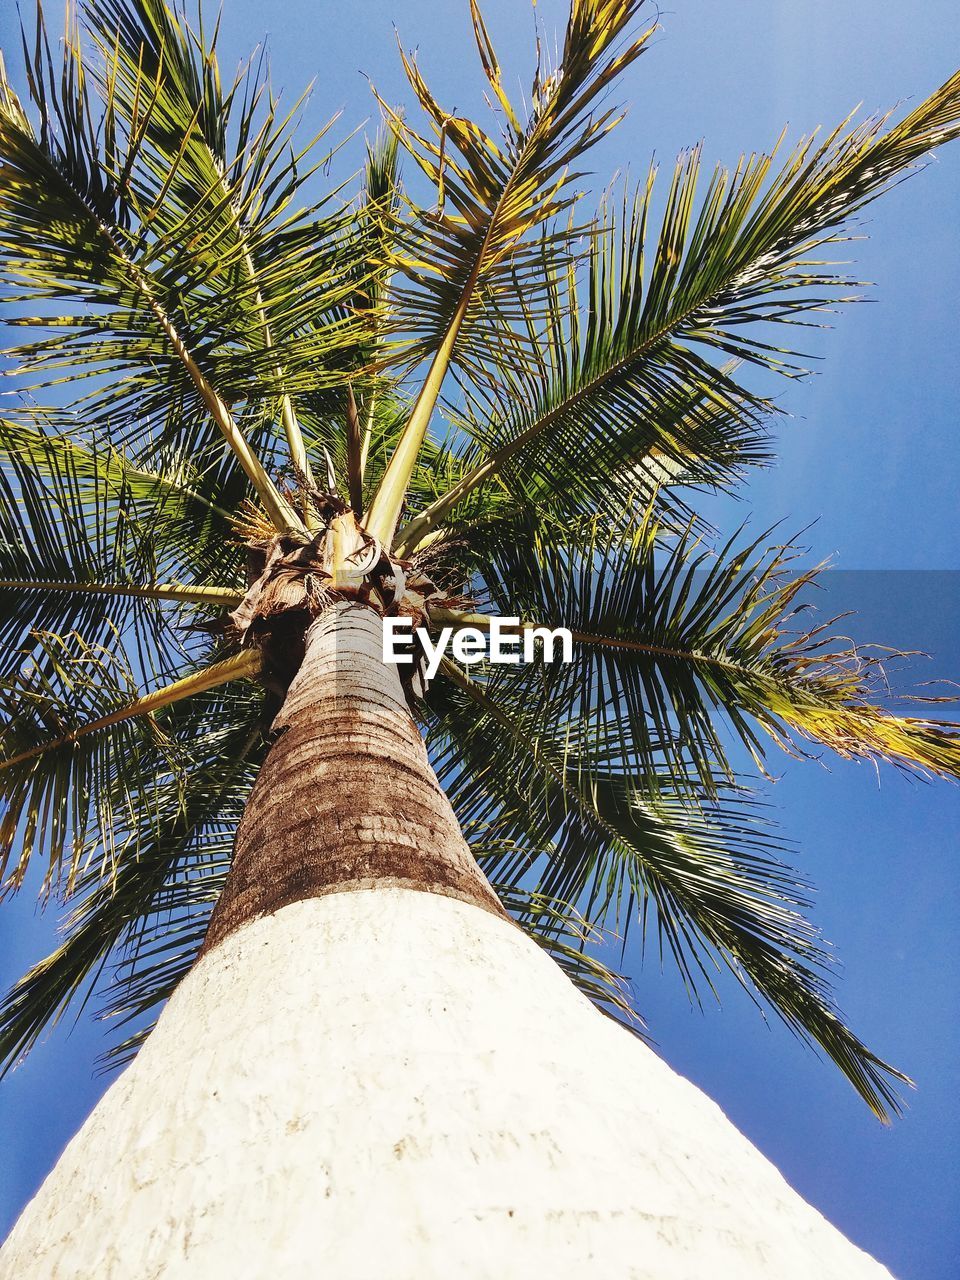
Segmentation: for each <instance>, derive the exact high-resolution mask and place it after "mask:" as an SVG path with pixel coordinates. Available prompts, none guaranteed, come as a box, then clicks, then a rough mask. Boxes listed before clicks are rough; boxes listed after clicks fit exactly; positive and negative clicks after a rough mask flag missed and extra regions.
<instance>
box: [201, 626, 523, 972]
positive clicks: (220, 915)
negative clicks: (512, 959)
mask: <svg viewBox="0 0 960 1280" xmlns="http://www.w3.org/2000/svg"><path fill="white" fill-rule="evenodd" d="M382 625H383V623H382V619H381V617H380V615H379V614H378V613H377V612H376V611H375V610H374V609H372V608H370V607H368V606H365V605H358V604H353V603H340V604H337V605H335V606H334V607H332V608H330V609H328V610H327V611H326V612H324V613H323V614H322V615H321V616H320V617H319V618H317V620H316V621H315V622H314V623H312V625H311V626H310V628H309V630H308V631H307V636H306V651H305V656H304V660H303V663H302V665H301V666H300V669H299V671H298V672H297V675H296V676H295V677H294V679H293V682H292V683H291V685H290V688H289V690H288V692H287V696H286V699H285V701H284V704H283V707H282V709H281V710H280V712H279V714H278V715H277V717H276V719H275V720H274V722H273V731H274V733H276V735H277V737H276V741H275V742H274V743H273V745H272V746H271V748H270V751H269V754H268V756H267V759H266V760H265V762H264V764H263V768H262V769H261V771H260V774H259V776H258V778H257V781H256V784H255V785H254V788H253V791H252V792H251V795H250V799H249V801H248V802H247V807H246V811H245V812H244V815H243V819H242V821H241V823H240V826H239V829H238V831H237V840H236V847H235V851H234V859H233V866H232V868H231V871H230V874H229V877H228V879H227V883H226V885H225V887H224V891H223V894H222V895H221V898H220V900H219V902H218V903H217V906H216V908H215V910H214V913H213V916H212V918H211V921H210V928H209V930H208V933H207V937H206V939H205V941H204V946H203V952H202V953H201V954H203V953H205V952H207V951H209V950H210V949H211V948H212V947H214V946H216V945H217V943H219V942H220V941H221V940H222V939H223V938H225V937H226V936H227V935H228V934H230V933H232V932H233V931H234V930H235V929H237V928H239V927H240V926H241V925H242V924H245V923H246V922H247V921H249V920H253V919H256V918H257V917H258V916H262V915H266V914H268V913H272V912H275V911H278V910H280V908H282V907H285V906H288V905H289V904H290V903H293V902H300V901H302V900H304V899H307V898H317V897H322V896H323V895H325V894H328V893H336V892H342V891H346V890H355V889H369V888H374V887H384V886H387V885H393V886H399V887H404V888H411V889H420V890H424V891H426V892H428V893H439V894H444V895H446V896H448V897H451V898H457V899H460V900H461V901H463V902H470V903H473V904H475V905H476V906H480V907H483V908H485V909H486V910H488V911H492V912H494V913H495V914H497V915H503V914H504V912H503V908H502V907H501V906H500V903H499V900H498V899H497V897H496V895H495V894H494V892H493V890H492V889H491V888H490V886H489V884H488V883H487V881H486V879H485V877H484V875H483V873H482V872H481V871H480V869H479V867H478V866H477V864H476V862H475V861H474V858H473V855H472V854H471V852H470V849H469V847H468V845H467V843H466V841H465V840H464V838H463V836H462V835H461V833H460V827H459V824H458V823H457V819H456V816H455V815H454V813H453V810H452V808H451V806H450V802H449V800H448V799H447V797H446V796H445V795H444V793H443V791H442V789H441V788H440V785H439V783H438V782H437V779H436V777H435V775H434V773H433V769H432V768H431V766H430V763H429V761H428V759H427V752H426V748H425V746H424V743H423V739H422V737H421V735H420V731H419V730H418V728H417V725H416V723H415V722H414V720H413V717H412V716H411V715H410V712H409V710H408V708H407V704H406V699H405V697H404V693H403V688H402V686H401V683H400V676H399V669H398V668H397V667H396V666H395V665H393V664H388V663H384V661H383V659H382V647H383V638H382Z"/></svg>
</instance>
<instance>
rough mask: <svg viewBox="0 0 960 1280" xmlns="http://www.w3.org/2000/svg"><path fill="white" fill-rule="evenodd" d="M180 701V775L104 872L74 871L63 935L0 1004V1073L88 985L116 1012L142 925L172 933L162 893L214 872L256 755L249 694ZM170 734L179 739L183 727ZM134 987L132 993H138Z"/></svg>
mask: <svg viewBox="0 0 960 1280" xmlns="http://www.w3.org/2000/svg"><path fill="white" fill-rule="evenodd" d="M183 708H184V704H181V708H179V709H178V712H179V714H181V715H183V718H184V727H185V726H186V725H189V726H190V727H191V728H192V731H193V732H192V748H191V760H190V768H189V772H188V773H187V775H186V777H184V778H182V779H180V778H171V779H168V780H165V781H164V783H163V784H162V785H161V786H159V787H158V788H157V791H156V794H155V795H154V796H153V807H152V808H151V809H150V810H149V811H148V812H144V813H142V814H140V815H138V822H137V825H136V826H135V827H134V828H133V829H132V830H129V831H127V832H126V833H125V834H123V833H121V832H118V834H117V841H116V844H117V854H116V872H115V874H114V875H113V876H111V877H109V878H106V879H105V878H104V876H103V874H102V871H101V869H100V867H99V866H97V865H96V862H95V861H91V863H90V865H88V866H87V868H86V869H85V870H84V871H83V872H82V873H81V874H80V875H79V876H78V878H77V883H76V888H75V891H74V894H73V896H72V898H70V899H69V902H70V909H69V913H68V915H67V918H66V921H65V925H64V937H63V941H62V942H61V944H60V945H59V946H58V947H57V949H56V950H55V951H54V952H53V953H52V954H50V955H49V956H47V957H45V958H44V959H43V960H41V961H40V962H39V963H38V964H36V965H34V966H33V967H32V968H31V969H30V970H29V971H28V972H27V973H26V974H24V976H23V977H22V978H21V979H20V981H19V982H17V983H16V985H15V986H14V987H13V988H12V989H11V990H10V991H9V992H8V993H7V995H6V998H5V1000H4V1002H3V1005H2V1006H0V1074H2V1073H3V1072H5V1071H7V1070H9V1069H10V1068H11V1067H13V1066H15V1065H16V1064H17V1063H18V1062H19V1061H20V1060H21V1059H22V1057H23V1056H24V1055H25V1054H26V1053H27V1052H29V1050H30V1048H31V1047H32V1046H33V1044H35V1043H36V1041H37V1039H38V1038H39V1037H40V1036H41V1035H42V1034H43V1032H44V1031H45V1030H46V1029H47V1028H48V1027H50V1026H53V1025H55V1024H56V1022H57V1021H58V1020H59V1019H60V1017H61V1016H62V1015H63V1014H64V1012H65V1011H66V1010H67V1009H68V1008H69V1007H73V1008H74V1009H75V1011H76V1013H77V1015H78V1016H79V1013H80V1011H81V1010H82V1008H83V1007H84V1006H85V1004H86V1003H87V1001H88V1000H89V998H90V996H91V995H92V994H93V992H94V989H95V988H97V987H98V986H100V987H103V986H104V985H105V986H106V990H105V992H104V996H105V1000H106V1005H105V1008H104V1016H107V1017H111V1016H117V1015H118V1014H120V1013H121V1012H122V1011H123V1010H125V1009H126V1004H127V1002H128V1000H129V987H130V979H131V974H136V975H137V977H138V981H139V983H140V984H141V987H142V986H143V985H144V984H146V983H148V982H149V981H150V978H149V974H150V967H149V965H146V964H145V963H144V962H143V959H142V957H143V954H144V944H145V943H149V937H150V931H151V930H154V931H156V933H157V934H158V935H159V936H161V937H163V936H164V935H165V934H166V933H167V931H168V929H169V930H170V932H171V935H175V934H176V929H174V928H172V927H171V926H172V925H173V924H174V923H175V920H174V918H173V909H174V906H175V903H174V902H172V901H171V898H172V897H175V896H176V892H177V890H176V886H177V884H178V883H179V882H180V881H181V880H189V881H190V882H191V883H193V882H194V881H198V882H199V883H200V884H201V885H202V886H204V887H205V888H207V889H209V887H210V885H211V884H212V885H214V886H216V885H218V884H219V882H220V879H222V875H223V872H224V869H225V867H226V866H227V865H229V859H230V853H231V849H232V837H233V828H234V826H235V824H236V821H237V819H238V817H239V814H240V811H241V810H242V806H243V802H244V800H245V798H246V794H247V792H248V790H249V787H250V784H251V782H252V775H253V773H254V772H255V770H256V767H257V764H258V763H259V760H260V758H261V757H262V755H263V741H262V735H261V733H260V730H259V728H258V726H257V720H258V717H259V699H257V698H255V697H251V696H250V695H249V694H246V695H245V694H243V693H240V694H239V695H238V694H236V693H234V694H232V695H231V696H230V698H229V699H228V700H225V699H224V698H223V697H222V694H221V693H220V692H218V693H217V694H215V695H206V696H201V697H200V698H198V699H197V700H196V701H195V702H193V703H191V704H189V709H188V710H187V711H186V714H185V715H184V710H183ZM211 713H214V715H215V719H214V720H213V722H212V723H211V722H210V719H209V718H210V716H211ZM178 736H179V737H184V736H185V734H184V731H183V729H179V730H178ZM223 761H227V764H226V766H224V764H223V763H222V762H223ZM211 865H212V867H213V871H212V873H211ZM211 875H212V879H211ZM171 886H173V888H171ZM147 949H149V946H148V948H147ZM193 958H194V957H193V955H192V954H191V955H190V956H189V960H188V963H187V967H189V962H192V959H193ZM111 961H113V962H114V963H115V965H119V964H121V963H122V966H123V971H122V973H120V972H119V971H115V972H114V973H113V974H110V966H111ZM104 970H106V971H107V978H106V979H105V978H104ZM139 994H140V996H141V998H142V995H143V992H142V990H141V991H140V993H139ZM153 994H154V995H155V996H156V1000H157V1001H159V1000H162V999H163V998H165V996H166V995H167V994H169V987H168V985H166V984H165V983H161V987H160V991H159V992H158V991H157V990H156V989H154V991H153ZM118 1003H119V1005H120V1006H121V1007H120V1008H118V1007H117V1005H118ZM140 1030H141V1033H142V1034H145V1031H144V1029H143V1028H141V1029H140Z"/></svg>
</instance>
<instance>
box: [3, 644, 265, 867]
mask: <svg viewBox="0 0 960 1280" xmlns="http://www.w3.org/2000/svg"><path fill="white" fill-rule="evenodd" d="M37 650H38V651H37V653H36V654H35V655H34V656H33V657H32V658H31V659H30V661H29V662H28V663H27V664H25V666H24V668H23V669H22V670H21V671H20V672H18V673H17V674H16V676H13V677H8V678H7V679H4V680H2V681H0V716H2V720H0V752H2V756H0V815H2V816H0V882H2V881H3V879H4V878H5V876H6V872H7V865H8V862H9V859H10V855H11V853H12V851H13V849H14V848H15V847H16V848H18V850H19V854H18V858H17V862H16V865H15V866H14V868H13V871H12V872H11V874H10V878H9V881H8V883H7V884H6V885H5V886H4V887H5V888H18V887H19V886H20V885H22V883H23V881H24V877H25V876H26V872H27V868H28V866H29V865H30V862H31V859H32V858H33V857H34V856H35V855H37V854H39V853H40V852H43V853H45V854H46V857H47V868H48V869H47V873H46V877H45V880H44V888H45V890H46V891H47V892H49V890H50V889H51V888H52V887H53V886H54V885H55V884H57V883H58V882H59V881H60V880H61V878H62V876H63V872H64V867H66V883H67V886H68V891H69V888H70V886H71V885H72V883H73V881H74V879H75V877H76V875H77V872H78V871H79V870H80V869H81V861H80V860H81V858H82V857H83V856H84V853H85V851H86V852H89V850H90V849H91V848H98V849H99V851H100V852H99V855H98V857H99V863H100V866H101V868H105V867H110V866H112V865H113V861H114V857H115V854H114V843H115V833H116V831H117V830H118V828H120V827H122V826H123V825H124V824H126V825H127V826H130V827H135V826H136V825H137V823H138V821H140V820H141V819H142V817H143V814H144V812H149V805H150V803H151V797H152V794H153V792H154V791H155V789H156V787H157V786H158V785H159V780H160V779H161V778H163V777H165V776H169V775H173V776H174V777H182V776H183V774H184V772H185V771H186V770H188V769H189V755H188V754H187V755H185V754H184V750H183V745H182V744H178V743H177V742H175V741H174V740H172V739H171V738H170V736H169V735H168V734H167V733H166V732H165V731H164V729H163V727H162V725H161V724H160V723H158V722H157V720H156V719H155V714H156V713H157V712H158V711H162V710H163V709H164V708H166V707H169V706H171V705H173V704H175V703H178V702H181V701H183V700H184V699H188V698H192V697H195V696H196V695H197V694H200V693H205V692H206V691H207V690H210V689H214V688H217V687H218V686H220V685H223V684H226V683H227V682H229V681H233V680H241V679H245V678H249V677H253V676H255V675H256V674H257V672H258V671H259V668H260V658H259V655H258V653H257V652H256V651H254V650H243V651H242V652H241V653H239V654H237V655H236V656H235V657H233V658H227V659H225V660H224V661H222V662H217V663H213V664H212V665H210V666H206V667H203V668H202V669H201V670H199V671H195V672H192V673H190V674H188V675H184V676H182V677H181V678H180V679H179V680H175V681H174V682H173V683H172V684H167V685H164V686H163V687H162V688H160V689H157V690H155V691H154V692H152V693H148V694H144V695H143V696H137V688H136V678H135V675H134V672H133V668H132V664H131V662H130V659H129V658H128V656H127V654H126V652H125V649H124V646H123V642H122V637H121V636H120V635H119V634H117V635H115V637H114V641H113V644H112V645H111V646H110V648H109V649H107V648H105V647H104V646H97V647H94V646H91V645H89V644H87V643H85V642H84V641H83V640H82V639H81V638H80V637H79V636H77V635H69V636H65V637H61V636H53V635H50V636H41V637H38V645H37ZM107 729H109V730H110V732H109V733H105V732H103V731H104V730H107ZM91 832H93V833H94V835H93V836H92V837H91Z"/></svg>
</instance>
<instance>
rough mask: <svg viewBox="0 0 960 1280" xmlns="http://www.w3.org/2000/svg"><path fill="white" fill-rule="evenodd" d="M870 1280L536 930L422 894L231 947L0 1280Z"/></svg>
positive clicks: (62, 1169)
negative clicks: (593, 998)
mask: <svg viewBox="0 0 960 1280" xmlns="http://www.w3.org/2000/svg"><path fill="white" fill-rule="evenodd" d="M541 1274H542V1275H547V1276H550V1277H551V1280H565V1278H566V1277H570V1280H573V1277H576V1280H594V1278H595V1277H596V1278H599V1277H605V1278H606V1277H609V1278H610V1280H641V1278H642V1280H680V1278H681V1277H682V1278H683V1280H761V1278H762V1280H867V1278H868V1277H870V1278H872V1280H879V1278H880V1277H882V1276H888V1275H889V1273H888V1272H887V1271H886V1270H885V1269H884V1268H883V1267H881V1266H880V1265H879V1264H878V1263H876V1262H874V1261H872V1260H871V1259H870V1258H868V1257H867V1256H866V1255H865V1254H864V1253H862V1252H860V1251H859V1250H858V1249H856V1248H854V1247H853V1246H852V1245H851V1244H849V1243H848V1242H847V1241H846V1240H845V1239H844V1238H843V1237H842V1236H841V1235H840V1234H839V1233H838V1232H837V1231H836V1230H835V1229H834V1228H833V1227H831V1226H830V1225H829V1223H827V1222H826V1221H825V1220H824V1219H823V1218H822V1217H821V1215H820V1214H819V1213H817V1212H816V1211H815V1210H813V1209H812V1208H810V1206H809V1205H807V1204H806V1203H805V1202H804V1201H803V1200H801V1199H800V1197H799V1196H798V1195H796V1193H795V1192H793V1191H792V1190H791V1189H790V1187H789V1186H788V1185H787V1184H786V1183H785V1182H784V1180H783V1178H782V1177H781V1176H780V1175H779V1173H777V1171H776V1169H774V1168H773V1166H772V1165H771V1164H770V1163H769V1162H768V1161H767V1160H766V1159H765V1158H764V1157H763V1156H762V1155H760V1153H759V1152H758V1151H756V1150H755V1149H754V1148H753V1147H752V1146H751V1145H750V1143H749V1142H747V1140H746V1139H745V1138H744V1137H743V1136H742V1135H741V1134H740V1133H739V1132H738V1131H737V1130H736V1129H735V1128H734V1127H733V1126H732V1125H731V1124H730V1122H729V1121H728V1120H727V1119H726V1118H725V1117H724V1115H723V1114H722V1112H721V1111H720V1110H719V1108H718V1107H716V1106H715V1105H714V1104H713V1103H712V1102H710V1101H709V1099H707V1098H706V1097H705V1096H704V1095H703V1094H702V1093H700V1092H699V1091H698V1090H697V1089H696V1088H694V1087H693V1085H691V1084H690V1083H688V1082H687V1081H686V1080H684V1079H682V1078H681V1077H680V1076H678V1075H676V1074H675V1073H674V1072H673V1071H672V1070H671V1069H670V1068H669V1067H668V1066H666V1065H665V1064H664V1063H663V1062H662V1061H661V1060H660V1059H659V1058H658V1057H657V1056H656V1055H655V1054H654V1053H652V1052H651V1051H650V1050H649V1049H648V1048H646V1047H645V1046H644V1045H642V1044H640V1043H639V1042H638V1041H637V1040H635V1039H634V1038H633V1037H631V1036H630V1035H629V1034H628V1033H627V1032H625V1031H623V1030H622V1029H620V1028H619V1027H617V1026H615V1025H614V1024H613V1023H611V1022H609V1021H608V1020H607V1019H605V1018H604V1017H603V1016H602V1015H601V1014H599V1013H598V1012H597V1011H596V1010H595V1009H593V1008H592V1006H591V1005H590V1004H589V1003H588V1002H587V1001H586V1000H585V999H584V998H583V997H582V996H580V995H579V994H578V993H577V992H576V991H575V989H574V988H573V987H572V986H571V985H570V983H569V982H568V981H567V979H566V978H565V977H564V976H563V975H562V973H561V972H560V970H559V969H557V968H556V966H555V965H554V964H553V963H552V961H550V960H549V959H548V958H547V957H546V956H545V955H544V954H543V953H542V952H541V951H540V950H539V948H538V947H537V946H536V945H535V944H534V943H533V942H531V941H529V940H528V939H526V938H525V937H524V936H523V935H522V934H521V933H520V931H519V930H518V929H516V928H515V927H514V926H513V925H511V924H510V923H508V922H507V921H505V920H503V919H500V918H498V917H497V916H495V915H494V914H492V913H491V912H489V911H485V910H482V909H480V908H479V907H477V906H475V905H472V904H470V903H465V902H462V901H458V900H455V899H453V898H449V897H444V896H440V895H437V894H434V893H424V892H419V891H416V890H413V889H408V888H397V887H386V888H377V889H374V890H367V891H362V890H355V891H352V892H341V893H333V894H329V895H327V896H324V897H318V898H312V899H310V900H307V901H304V902H298V903H294V904H293V905H290V906H287V907H284V908H283V909H282V910H280V911H278V912H277V913H276V914H274V915H268V916H264V917H262V918H260V919H258V920H255V921H253V922H252V923H249V924H246V925H244V926H242V927H240V928H239V929H238V930H237V931H236V932H234V933H232V934H230V935H229V936H228V937H226V938H225V940H224V941H222V942H221V943H220V944H219V945H218V946H216V947H215V948H214V949H213V950H212V951H211V952H210V953H209V954H207V955H206V956H205V957H204V958H203V959H202V960H201V962H200V963H199V965H198V966H197V967H196V968H195V969H194V971H193V972H192V973H191V974H190V975H189V976H188V977H187V978H186V979H185V981H184V982H183V983H182V985H181V986H180V988H179V989H178V990H177V992H176V993H175V995H174V996H173V998H172V999H171V1001H170V1003H169V1006H168V1007H167V1009H166V1011H165V1012H164V1014H163V1016H162V1018H161V1020H160V1023H159V1026H158V1027H157V1029H156V1031H155V1032H154V1034H153V1035H152V1036H151V1037H150V1039H149V1041H148V1042H147V1044H146V1046H145V1047H144V1049H143V1050H142V1052H141V1053H140V1056H139V1057H138V1058H137V1060H136V1062H135V1063H134V1064H133V1065H132V1066H131V1067H129V1068H128V1069H127V1071H126V1072H125V1073H124V1074H123V1075H122V1076H121V1077H120V1078H119V1079H118V1080H117V1081H116V1082H115V1083H114V1084H113V1085H112V1087H111V1088H110V1090H109V1091H108V1092H107V1094H106V1095H105V1097H104V1098H103V1100H102V1101H101V1103H100V1104H99V1106H98V1107H97V1108H96V1110H95V1111H94V1112H93V1114H92V1115H91V1117H90V1118H89V1120H88V1121H87V1123H86V1124H85V1125H84V1127H83V1129H82V1130H81V1131H80V1133H79V1135H78V1136H77V1137H76V1138H75V1139H74V1140H73V1142H71V1143H70V1145H69V1146H68V1148H67V1150H66V1152H65V1153H64V1155H63V1157H62V1159H61V1160H60V1162H59V1164H58V1165H57V1167H56V1169H55V1170H54V1172H53V1173H52V1174H51V1175H50V1177H49V1178H48V1179H47V1181H46V1182H45V1183H44V1185H43V1187H42V1189H41V1190H40V1192H39V1193H38V1195H37V1196H36V1198H35V1199H34V1200H33V1202H32V1203H31V1204H30V1205H29V1207H28V1208H27V1209H26V1211H25V1212H24V1214H23V1216H22V1218H21V1219H20V1221H19V1223H18V1224H17V1226H16V1227H15V1228H14V1231H13V1233H12V1235H11V1236H10V1238H9V1241H8V1243H7V1244H6V1246H5V1248H4V1249H3V1251H2V1253H0V1277H2V1278H3V1280H157V1278H158V1277H164V1278H168V1277H169V1278H172V1277H190V1278H191V1280H221V1278H223V1280H226V1278H227V1277H229V1278H230V1280H305V1278H307V1277H314V1276H316V1277H323V1278H324V1280H480V1278H481V1277H482V1278H484V1280H488V1278H489V1280H528V1278H529V1277H533V1276H537V1275H541Z"/></svg>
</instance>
